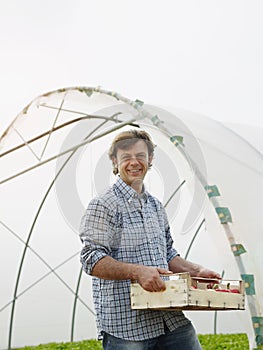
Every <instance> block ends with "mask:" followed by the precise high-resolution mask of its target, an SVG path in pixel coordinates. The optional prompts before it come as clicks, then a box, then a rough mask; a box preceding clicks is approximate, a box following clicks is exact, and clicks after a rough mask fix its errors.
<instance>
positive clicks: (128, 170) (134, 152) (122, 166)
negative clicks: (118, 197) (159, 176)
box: [114, 140, 152, 187]
mask: <svg viewBox="0 0 263 350" xmlns="http://www.w3.org/2000/svg"><path fill="white" fill-rule="evenodd" d="M151 161H152V156H151V157H149V155H148V148H147V145H146V143H145V142H144V141H143V140H138V141H137V142H136V143H134V144H133V145H131V146H130V147H129V148H127V149H118V150H117V154H116V158H115V159H114V164H115V165H116V166H117V167H118V169H119V173H120V177H121V178H122V180H123V181H125V182H126V183H127V184H128V185H129V186H132V187H133V185H135V186H136V185H138V184H139V183H142V181H143V179H144V177H145V175H146V173H147V171H148V164H149V162H151Z"/></svg>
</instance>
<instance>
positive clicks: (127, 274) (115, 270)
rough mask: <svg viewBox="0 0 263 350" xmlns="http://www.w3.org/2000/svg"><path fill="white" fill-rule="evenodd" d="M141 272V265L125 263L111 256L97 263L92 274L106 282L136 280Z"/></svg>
mask: <svg viewBox="0 0 263 350" xmlns="http://www.w3.org/2000/svg"><path fill="white" fill-rule="evenodd" d="M139 271H140V265H136V264H130V263H124V262H121V261H117V260H115V259H113V258H112V257H110V256H105V257H104V258H102V259H101V260H99V261H98V262H97V263H96V265H95V266H94V267H93V269H92V272H91V274H92V276H95V277H99V278H103V279H106V280H127V279H130V280H136V279H138V276H139V273H140V272H139Z"/></svg>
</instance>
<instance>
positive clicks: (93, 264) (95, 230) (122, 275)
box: [80, 129, 220, 350]
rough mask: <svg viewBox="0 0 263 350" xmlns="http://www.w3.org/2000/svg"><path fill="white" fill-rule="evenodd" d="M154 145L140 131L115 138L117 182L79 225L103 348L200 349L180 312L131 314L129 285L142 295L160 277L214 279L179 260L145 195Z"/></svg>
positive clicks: (160, 211) (156, 206)
mask: <svg viewBox="0 0 263 350" xmlns="http://www.w3.org/2000/svg"><path fill="white" fill-rule="evenodd" d="M153 155H154V145H153V142H152V140H151V137H150V135H148V134H147V133H146V132H145V131H142V130H137V129H134V130H130V131H124V132H121V133H120V134H119V135H117V136H116V137H115V139H114V140H113V142H112V145H111V148H110V151H109V157H110V159H111V161H112V164H113V172H114V174H118V173H119V178H118V179H117V181H116V183H115V184H114V185H113V186H112V187H110V188H109V189H108V190H107V191H106V192H105V193H104V194H102V195H99V196H98V197H96V198H94V199H93V200H92V201H91V202H90V204H89V206H88V208H87V211H86V213H85V214H84V216H83V218H82V222H81V229H80V237H81V240H82V242H83V249H82V251H81V262H82V265H83V269H84V271H85V272H86V273H87V274H90V275H92V276H93V298H94V305H95V309H96V314H97V326H98V331H99V334H100V335H101V338H102V339H103V348H104V349H106V350H119V349H120V350H126V349H127V350H128V349H136V350H146V349H167V350H170V349H173V350H175V349H176V350H199V349H201V346H200V344H199V341H198V338H197V335H196V332H195V330H194V327H193V326H192V324H191V322H190V320H188V319H187V318H186V317H185V316H184V314H183V313H182V312H181V311H172V312H171V311H159V310H131V306H130V281H131V280H136V281H138V283H140V285H141V286H142V287H143V288H144V289H145V290H147V291H151V292H158V291H162V290H164V289H165V283H164V280H163V279H162V278H161V276H160V275H169V274H171V273H177V272H186V271H187V272H189V273H190V275H191V276H198V277H208V278H220V276H219V274H217V273H216V272H214V271H211V270H208V269H206V268H204V267H202V266H200V265H197V264H194V263H191V262H189V261H186V260H184V259H183V258H181V257H180V255H179V253H178V252H177V251H176V249H174V248H173V246H172V245H173V240H172V237H171V234H170V227H169V224H168V220H167V215H166V212H165V210H164V207H163V206H162V204H161V203H160V201H159V200H158V199H156V198H155V197H153V196H152V195H151V194H150V193H148V192H147V191H146V190H145V188H144V185H143V180H144V178H145V175H146V173H147V171H148V170H149V168H150V167H151V164H152V160H153Z"/></svg>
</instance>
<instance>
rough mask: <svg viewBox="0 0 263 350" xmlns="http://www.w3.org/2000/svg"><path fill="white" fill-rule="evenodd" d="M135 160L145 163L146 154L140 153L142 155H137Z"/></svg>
mask: <svg viewBox="0 0 263 350" xmlns="http://www.w3.org/2000/svg"><path fill="white" fill-rule="evenodd" d="M136 158H137V159H139V160H143V161H146V158H147V157H146V154H144V153H142V154H137V156H136Z"/></svg>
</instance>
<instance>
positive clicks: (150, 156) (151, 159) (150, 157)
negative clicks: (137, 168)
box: [149, 153, 153, 164]
mask: <svg viewBox="0 0 263 350" xmlns="http://www.w3.org/2000/svg"><path fill="white" fill-rule="evenodd" d="M152 161H153V153H152V154H150V155H149V163H150V164H152Z"/></svg>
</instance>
